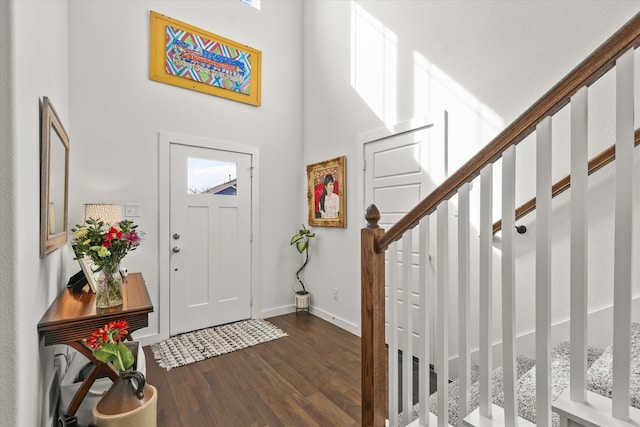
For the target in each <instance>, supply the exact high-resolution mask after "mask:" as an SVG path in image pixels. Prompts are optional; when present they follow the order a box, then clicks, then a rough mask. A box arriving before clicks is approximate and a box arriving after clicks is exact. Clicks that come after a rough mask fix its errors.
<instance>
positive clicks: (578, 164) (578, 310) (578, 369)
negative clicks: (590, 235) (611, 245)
mask: <svg viewBox="0 0 640 427" xmlns="http://www.w3.org/2000/svg"><path fill="white" fill-rule="evenodd" d="M587 93H588V92H587V88H586V87H585V88H582V89H580V90H579V91H578V92H577V93H576V94H575V95H574V96H573V97H572V98H571V302H570V305H571V323H570V328H571V332H570V334H571V368H570V369H571V383H570V397H571V400H574V401H576V402H580V403H584V402H585V400H586V389H587V388H586V376H587V288H588V282H587V232H588V231H587V189H588V180H587V178H588V177H589V160H588V154H587V147H588V131H587V128H588V112H587Z"/></svg>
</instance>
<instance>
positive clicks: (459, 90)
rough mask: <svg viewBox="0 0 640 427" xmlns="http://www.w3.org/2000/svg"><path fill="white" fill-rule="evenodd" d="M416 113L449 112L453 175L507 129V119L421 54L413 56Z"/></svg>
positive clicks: (451, 169)
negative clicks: (505, 127)
mask: <svg viewBox="0 0 640 427" xmlns="http://www.w3.org/2000/svg"><path fill="white" fill-rule="evenodd" d="M413 68H414V69H413V77H414V83H413V84H414V93H415V94H416V95H417V96H415V97H414V101H413V102H414V114H415V115H416V116H418V117H419V116H421V115H425V114H429V113H434V112H438V111H442V110H445V109H446V110H447V111H448V112H449V117H450V123H451V124H452V126H450V127H449V145H450V150H449V165H448V170H449V171H450V172H453V171H455V170H457V169H458V168H460V166H462V165H463V164H464V163H465V162H466V161H467V160H469V159H470V158H471V156H473V155H474V154H475V153H477V152H478V150H479V149H480V148H481V147H482V146H483V145H485V144H486V143H488V142H489V141H490V140H491V139H493V138H494V137H495V136H496V135H497V134H498V132H500V131H501V130H502V129H503V128H504V121H503V119H502V118H501V117H500V116H499V115H498V114H497V113H496V112H494V111H493V110H492V109H491V108H489V107H488V106H486V105H484V104H483V103H482V102H480V100H479V99H478V98H476V97H475V96H474V95H473V94H472V93H470V92H469V91H468V90H466V89H465V88H464V87H463V86H462V85H460V84H459V83H458V82H456V81H455V80H454V79H452V78H451V77H449V76H448V75H447V74H446V73H445V72H444V71H442V70H441V69H440V68H438V67H437V66H436V65H434V64H433V63H431V62H430V61H429V60H428V59H427V58H425V57H424V56H423V55H422V54H421V53H420V52H414V55H413Z"/></svg>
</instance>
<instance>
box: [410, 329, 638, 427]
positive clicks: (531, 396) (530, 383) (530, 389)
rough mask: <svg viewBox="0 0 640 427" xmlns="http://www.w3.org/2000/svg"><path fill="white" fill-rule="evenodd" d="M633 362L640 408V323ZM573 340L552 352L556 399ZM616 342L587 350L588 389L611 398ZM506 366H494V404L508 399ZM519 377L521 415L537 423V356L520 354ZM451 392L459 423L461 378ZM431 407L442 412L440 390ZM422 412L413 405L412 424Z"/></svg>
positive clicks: (634, 401)
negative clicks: (439, 401) (506, 392)
mask: <svg viewBox="0 0 640 427" xmlns="http://www.w3.org/2000/svg"><path fill="white" fill-rule="evenodd" d="M630 339H631V364H632V376H631V383H632V393H631V399H630V405H631V406H632V407H634V408H639V409H640V324H639V323H633V324H632V325H631V337H630ZM570 347H571V344H570V343H569V342H568V341H565V342H562V343H560V344H559V345H557V346H556V347H555V348H554V350H553V352H552V354H551V360H552V363H551V365H552V369H551V395H552V401H555V400H556V399H557V398H558V397H559V396H560V395H562V393H563V392H564V391H565V390H566V389H567V387H568V386H569V377H570V365H571V352H570ZM612 362H613V346H612V345H610V346H609V347H607V348H606V349H599V348H593V347H589V348H588V350H587V366H588V367H589V370H588V372H587V386H588V390H589V391H592V392H594V393H597V394H599V395H600V396H604V397H607V398H609V399H610V398H611V395H612V389H613V376H612ZM478 376H479V366H478V365H474V366H473V367H472V369H471V381H472V386H471V390H470V392H471V399H470V407H471V409H472V410H475V409H476V408H478V405H479V403H478ZM502 377H503V371H502V366H500V367H498V368H496V369H494V371H493V373H492V378H493V390H492V393H491V395H492V400H493V404H494V405H498V406H500V407H501V406H502V404H503V403H504V389H503V384H502ZM517 377H518V386H517V390H518V392H517V394H518V416H519V417H521V418H522V419H524V420H527V421H529V422H531V423H533V424H535V423H536V380H535V378H536V368H535V360H534V359H530V358H528V357H526V356H518V358H517ZM448 396H449V425H451V426H457V425H458V414H459V407H458V397H459V381H458V380H457V379H456V380H453V381H451V382H450V383H449V386H448ZM429 410H430V412H431V413H433V414H434V415H436V416H437V415H438V405H437V392H436V393H433V394H432V395H431V396H430V398H429ZM419 412H420V405H419V404H416V405H414V406H413V411H412V413H411V417H410V419H409V420H408V421H410V423H409V424H408V425H409V426H418V425H419V423H418V421H417V418H418V416H419ZM398 425H405V419H404V415H403V414H400V416H399V417H398ZM552 425H553V427H560V417H559V416H558V414H553V416H552Z"/></svg>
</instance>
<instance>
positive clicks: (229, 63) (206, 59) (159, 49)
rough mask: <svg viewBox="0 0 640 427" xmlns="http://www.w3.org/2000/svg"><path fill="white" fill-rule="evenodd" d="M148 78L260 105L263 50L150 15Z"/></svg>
mask: <svg viewBox="0 0 640 427" xmlns="http://www.w3.org/2000/svg"><path fill="white" fill-rule="evenodd" d="M150 17H151V26H150V28H151V30H150V61H149V78H150V79H151V80H154V81H158V82H162V83H167V84H170V85H174V86H179V87H182V88H185V89H191V90H195V91H198V92H203V93H208V94H210V95H215V96H219V97H222V98H227V99H232V100H234V101H238V102H243V103H246V104H251V105H255V106H259V105H260V102H261V100H260V92H261V87H260V85H261V82H260V77H261V66H262V52H260V51H259V50H257V49H253V48H251V47H249V46H245V45H242V44H240V43H237V42H234V41H233V40H229V39H227V38H225V37H222V36H219V35H217V34H213V33H210V32H208V31H205V30H202V29H200V28H197V27H194V26H193V25H189V24H186V23H184V22H181V21H178V20H177V19H173V18H170V17H168V16H165V15H162V14H160V13H158V12H155V11H153V10H152V11H151V15H150Z"/></svg>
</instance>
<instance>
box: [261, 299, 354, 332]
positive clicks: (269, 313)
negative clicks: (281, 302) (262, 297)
mask: <svg viewBox="0 0 640 427" xmlns="http://www.w3.org/2000/svg"><path fill="white" fill-rule="evenodd" d="M295 311H296V307H295V305H294V304H290V305H285V306H282V307H276V308H271V309H268V310H262V311H260V314H259V316H260V317H262V318H264V319H268V318H269V317H276V316H282V315H283V314H289V313H295ZM309 313H311V314H313V315H314V316H317V317H319V318H321V319H322V320H326V321H327V322H329V323H332V324H334V325H336V326H337V327H339V328H341V329H344V330H345V331H348V332H350V333H352V334H353V335H356V336H360V328H359V327H358V325H356V324H353V323H351V322H349V321H347V320H344V319H342V318H340V317H337V316H335V315H333V314H331V313H328V312H326V311H324V310H322V309H319V308H317V307H314V306H313V304H312V305H311V308H310V309H309Z"/></svg>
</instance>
